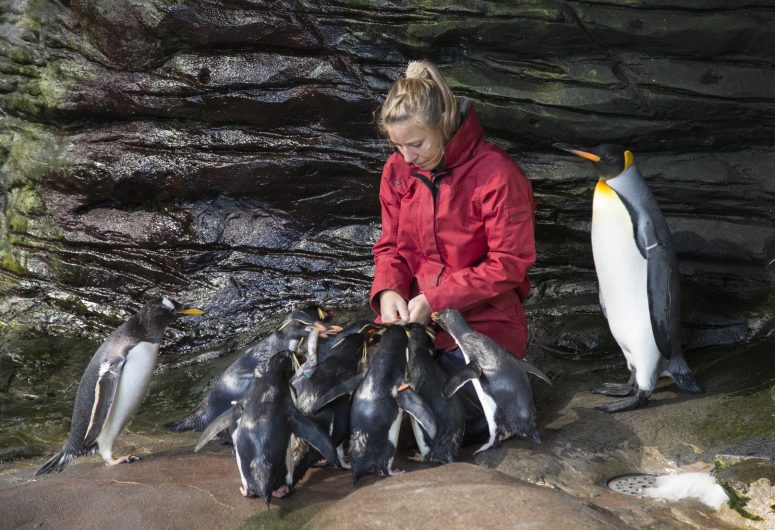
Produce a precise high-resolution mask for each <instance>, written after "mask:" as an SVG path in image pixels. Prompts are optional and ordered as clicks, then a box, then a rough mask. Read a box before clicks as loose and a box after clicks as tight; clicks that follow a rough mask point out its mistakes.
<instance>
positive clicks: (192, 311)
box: [176, 307, 204, 315]
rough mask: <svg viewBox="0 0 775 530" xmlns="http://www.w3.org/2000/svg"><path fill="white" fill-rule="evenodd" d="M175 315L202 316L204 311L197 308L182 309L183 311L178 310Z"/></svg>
mask: <svg viewBox="0 0 775 530" xmlns="http://www.w3.org/2000/svg"><path fill="white" fill-rule="evenodd" d="M176 313H178V314H179V315H203V314H204V310H203V309H199V308H198V307H184V308H183V309H178V310H177V311H176Z"/></svg>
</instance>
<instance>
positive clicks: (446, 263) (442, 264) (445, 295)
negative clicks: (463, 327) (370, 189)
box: [370, 108, 535, 358]
mask: <svg viewBox="0 0 775 530" xmlns="http://www.w3.org/2000/svg"><path fill="white" fill-rule="evenodd" d="M443 167H444V169H443V170H441V171H438V172H436V173H432V172H430V171H423V170H421V169H419V168H418V167H417V166H414V165H411V164H407V163H406V161H405V160H404V158H403V157H402V156H401V154H400V153H394V154H393V155H392V156H391V157H390V158H389V159H388V161H387V163H386V164H385V167H384V169H383V171H382V181H381V184H380V191H379V198H380V202H381V204H382V235H381V236H380V238H379V240H378V241H377V243H376V244H375V245H374V248H373V250H372V252H373V254H374V264H375V269H374V281H373V283H372V286H371V297H370V302H371V307H372V308H373V309H374V310H375V311H376V312H377V313H378V314H379V303H378V301H377V295H378V294H379V293H380V292H381V291H383V290H385V289H392V290H394V291H396V292H398V293H399V294H401V296H403V297H404V298H405V299H407V300H410V299H411V298H413V297H415V296H416V295H418V294H419V293H420V292H422V293H424V294H425V296H426V298H427V299H428V302H429V304H430V306H431V309H432V310H433V311H440V310H442V309H445V308H447V307H452V308H457V309H459V310H460V311H461V312H462V313H463V316H464V317H465V318H466V320H467V321H468V322H469V323H470V324H471V326H472V327H473V328H474V329H475V330H477V331H479V332H481V333H484V334H485V335H487V336H489V337H491V338H492V339H493V340H495V341H497V342H498V343H499V344H501V345H502V346H504V347H505V348H506V349H508V350H509V351H510V352H512V353H513V354H515V355H516V356H517V357H519V358H522V357H524V355H525V348H526V346H527V325H526V323H525V312H524V309H523V308H522V302H521V301H522V299H524V298H525V296H527V293H528V291H529V290H530V283H529V281H528V278H527V272H528V269H530V266H531V265H532V264H533V263H534V262H535V241H534V237H533V221H534V208H535V199H534V197H533V191H532V188H531V185H530V181H528V179H527V178H526V177H525V175H524V173H522V170H521V169H520V168H519V166H518V165H517V164H516V163H515V162H514V161H513V160H512V159H511V158H510V157H509V156H508V155H507V154H506V153H505V152H504V151H503V150H502V149H500V148H499V147H497V146H495V145H494V144H492V143H490V142H488V141H486V140H485V138H484V130H483V129H482V126H481V124H480V123H479V118H478V116H477V115H476V112H475V111H474V109H473V108H471V109H470V110H469V111H468V113H467V114H466V115H465V117H464V118H463V122H462V123H461V125H460V127H459V128H458V130H457V132H455V135H454V136H453V137H452V138H451V139H450V140H449V142H447V144H446V146H445V147H444V165H443ZM434 187H435V188H437V191H436V197H435V200H434V196H433V195H434V194H433V192H432V191H431V189H432V188H434ZM436 347H437V348H443V349H445V350H449V349H452V348H454V347H455V343H454V341H453V340H452V337H450V336H449V335H448V334H447V333H444V332H439V333H438V334H437V336H436Z"/></svg>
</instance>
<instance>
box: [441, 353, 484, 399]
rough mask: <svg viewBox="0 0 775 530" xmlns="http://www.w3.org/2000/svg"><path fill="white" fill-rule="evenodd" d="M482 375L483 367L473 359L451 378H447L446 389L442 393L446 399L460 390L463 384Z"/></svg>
mask: <svg viewBox="0 0 775 530" xmlns="http://www.w3.org/2000/svg"><path fill="white" fill-rule="evenodd" d="M481 375H482V368H481V367H480V366H479V365H478V364H477V363H476V361H471V362H470V363H468V364H467V365H465V366H464V367H463V368H461V369H460V370H458V371H457V372H455V373H454V374H452V375H450V376H449V379H447V384H445V385H444V390H443V391H442V392H441V395H442V396H444V397H445V398H446V399H449V398H450V397H451V396H452V395H454V394H455V392H457V391H458V390H460V387H461V386H463V385H464V384H466V383H467V382H468V381H470V380H471V379H477V378H478V377H480V376H481Z"/></svg>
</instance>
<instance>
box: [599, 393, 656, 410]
mask: <svg viewBox="0 0 775 530" xmlns="http://www.w3.org/2000/svg"><path fill="white" fill-rule="evenodd" d="M650 395H651V392H645V391H643V390H638V391H637V392H635V394H634V395H632V396H630V397H628V398H625V399H620V400H619V401H614V402H613V403H609V404H607V405H600V406H598V407H595V408H596V409H598V410H602V411H603V412H608V413H612V412H624V411H625V410H635V409H639V408H642V407H645V406H646V403H648V400H649V396H650Z"/></svg>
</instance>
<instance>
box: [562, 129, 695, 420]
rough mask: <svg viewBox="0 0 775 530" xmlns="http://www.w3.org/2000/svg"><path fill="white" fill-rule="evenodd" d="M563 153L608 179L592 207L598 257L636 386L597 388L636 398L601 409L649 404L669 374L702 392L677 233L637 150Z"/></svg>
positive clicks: (605, 299)
mask: <svg viewBox="0 0 775 530" xmlns="http://www.w3.org/2000/svg"><path fill="white" fill-rule="evenodd" d="M555 147H557V148H559V149H562V150H563V151H567V152H570V153H573V154H575V155H577V156H580V157H582V158H585V159H587V160H589V161H591V162H592V163H593V164H594V166H595V168H596V169H597V171H598V174H599V177H600V179H599V180H598V183H597V186H596V187H595V195H594V199H593V201H592V253H593V256H594V259H595V271H596V273H597V279H598V282H599V285H600V306H601V308H602V309H603V314H604V315H605V317H606V319H608V325H609V327H610V329H611V333H612V334H613V336H614V338H615V339H616V342H617V343H618V344H619V347H620V348H621V349H622V352H623V353H624V357H625V359H626V360H627V368H628V369H629V370H630V381H629V382H628V383H627V384H625V385H616V384H610V383H609V384H606V385H603V386H602V387H601V388H599V389H597V390H596V392H598V393H600V394H605V395H609V396H617V397H622V396H629V397H626V398H625V399H622V400H619V401H615V402H613V403H610V404H608V405H605V406H601V407H598V408H599V409H601V410H604V411H606V412H619V411H623V410H632V409H636V408H639V407H642V406H644V405H646V403H647V400H648V398H649V396H650V395H651V392H652V391H653V390H654V386H655V385H656V382H657V378H658V377H659V376H660V375H661V374H665V375H669V376H670V377H672V379H673V380H674V381H675V383H676V384H677V385H678V388H680V389H681V390H682V391H684V392H691V393H701V392H702V389H701V388H700V386H699V385H698V384H697V382H696V381H695V379H694V376H693V375H692V372H691V370H690V369H689V366H688V365H687V364H686V361H685V360H684V356H683V352H682V350H681V290H680V281H679V275H678V262H677V259H676V256H675V250H674V249H673V243H672V240H671V238H670V230H669V229H668V227H667V223H666V222H665V218H664V216H663V215H662V211H661V210H660V209H659V206H658V205H657V202H656V201H655V200H654V196H653V195H652V194H651V192H650V191H649V189H648V187H647V186H646V182H645V181H644V180H643V177H642V176H641V174H640V172H639V171H638V167H637V166H636V165H635V163H634V160H633V158H634V157H633V154H632V152H631V151H629V150H627V149H625V148H623V147H621V146H618V145H610V144H605V145H599V146H597V147H594V148H591V149H586V148H582V147H577V146H572V145H566V144H555Z"/></svg>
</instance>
